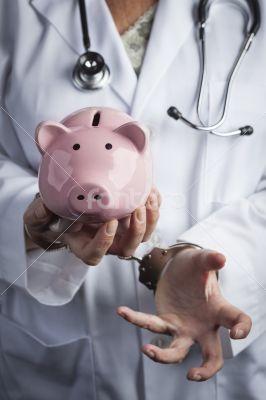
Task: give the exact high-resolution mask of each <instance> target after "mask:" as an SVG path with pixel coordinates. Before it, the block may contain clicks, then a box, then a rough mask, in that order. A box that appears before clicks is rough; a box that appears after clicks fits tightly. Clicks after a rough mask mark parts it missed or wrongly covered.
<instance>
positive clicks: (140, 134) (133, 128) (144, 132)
mask: <svg viewBox="0 0 266 400" xmlns="http://www.w3.org/2000/svg"><path fill="white" fill-rule="evenodd" d="M114 132H116V133H119V134H120V135H123V136H126V137H128V138H129V139H130V140H131V141H132V142H133V143H134V144H135V146H136V147H137V149H138V150H139V151H142V150H144V149H145V147H146V146H147V143H148V140H149V130H148V128H145V127H142V126H140V125H139V124H137V123H134V122H128V123H126V124H124V125H121V126H120V127H119V128H117V129H115V130H114Z"/></svg>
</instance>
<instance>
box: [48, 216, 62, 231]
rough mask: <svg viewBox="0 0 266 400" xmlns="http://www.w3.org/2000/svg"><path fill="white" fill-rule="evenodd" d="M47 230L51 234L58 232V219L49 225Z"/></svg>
mask: <svg viewBox="0 0 266 400" xmlns="http://www.w3.org/2000/svg"><path fill="white" fill-rule="evenodd" d="M49 229H50V231H52V232H59V230H60V218H58V219H56V220H55V221H54V222H53V223H52V224H50V225H49Z"/></svg>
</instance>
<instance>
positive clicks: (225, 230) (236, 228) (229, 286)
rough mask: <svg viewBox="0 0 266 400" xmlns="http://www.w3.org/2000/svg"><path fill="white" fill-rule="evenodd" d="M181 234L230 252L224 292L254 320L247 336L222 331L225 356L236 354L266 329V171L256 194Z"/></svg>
mask: <svg viewBox="0 0 266 400" xmlns="http://www.w3.org/2000/svg"><path fill="white" fill-rule="evenodd" d="M180 237H181V238H182V239H185V240H187V241H191V242H194V243H198V244H199V245H201V246H203V247H205V248H209V249H214V250H217V251H219V252H221V253H223V254H224V255H225V256H226V264H225V267H224V268H223V269H222V270H221V271H220V274H219V282H220V287H221V290H222V293H223V295H224V296H225V298H226V299H227V300H228V301H230V302H231V303H232V304H234V305H235V306H237V307H239V308H240V309H241V310H243V311H244V312H245V313H247V314H248V315H249V316H250V317H251V319H252V323H253V325H252V330H251V332H250V334H249V336H248V337H247V338H246V339H242V340H231V339H230V338H229V335H228V334H227V332H226V334H225V331H224V330H223V331H222V333H223V334H222V342H223V349H224V353H225V356H227V357H232V356H235V355H237V354H238V353H239V352H240V351H242V350H243V349H245V348H246V347H247V346H248V345H249V344H250V343H251V342H252V341H254V340H255V339H256V338H257V337H259V335H260V334H262V333H263V332H264V331H265V330H266V307H265V299H266V268H265V238H266V173H265V176H264V178H263V179H262V180H261V182H260V184H259V187H258V188H257V192H256V193H255V194H253V195H251V196H250V197H248V198H243V199H242V200H239V201H236V202H234V203H232V204H228V205H226V206H224V207H222V208H221V209H219V210H218V211H216V212H215V213H214V214H212V215H210V216H209V217H207V218H206V219H204V220H202V221H195V224H194V225H193V226H192V228H190V229H189V230H187V231H186V232H184V233H183V234H182V235H180Z"/></svg>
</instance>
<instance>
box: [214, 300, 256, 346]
mask: <svg viewBox="0 0 266 400" xmlns="http://www.w3.org/2000/svg"><path fill="white" fill-rule="evenodd" d="M218 323H219V324H220V325H222V326H224V327H226V328H228V329H230V337H231V338H232V339H243V338H245V337H247V336H248V334H249V332H250V330H251V327H252V320H251V318H250V317H249V316H248V315H247V314H245V313H244V312H243V311H241V310H240V309H239V308H237V307H235V306H233V305H232V304H230V303H227V304H225V305H224V306H223V307H222V308H221V310H220V313H219V317H218Z"/></svg>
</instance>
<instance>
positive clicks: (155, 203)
mask: <svg viewBox="0 0 266 400" xmlns="http://www.w3.org/2000/svg"><path fill="white" fill-rule="evenodd" d="M149 203H150V208H151V209H152V210H157V208H158V198H157V196H156V194H155V193H152V194H151V195H150V199H149Z"/></svg>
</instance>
